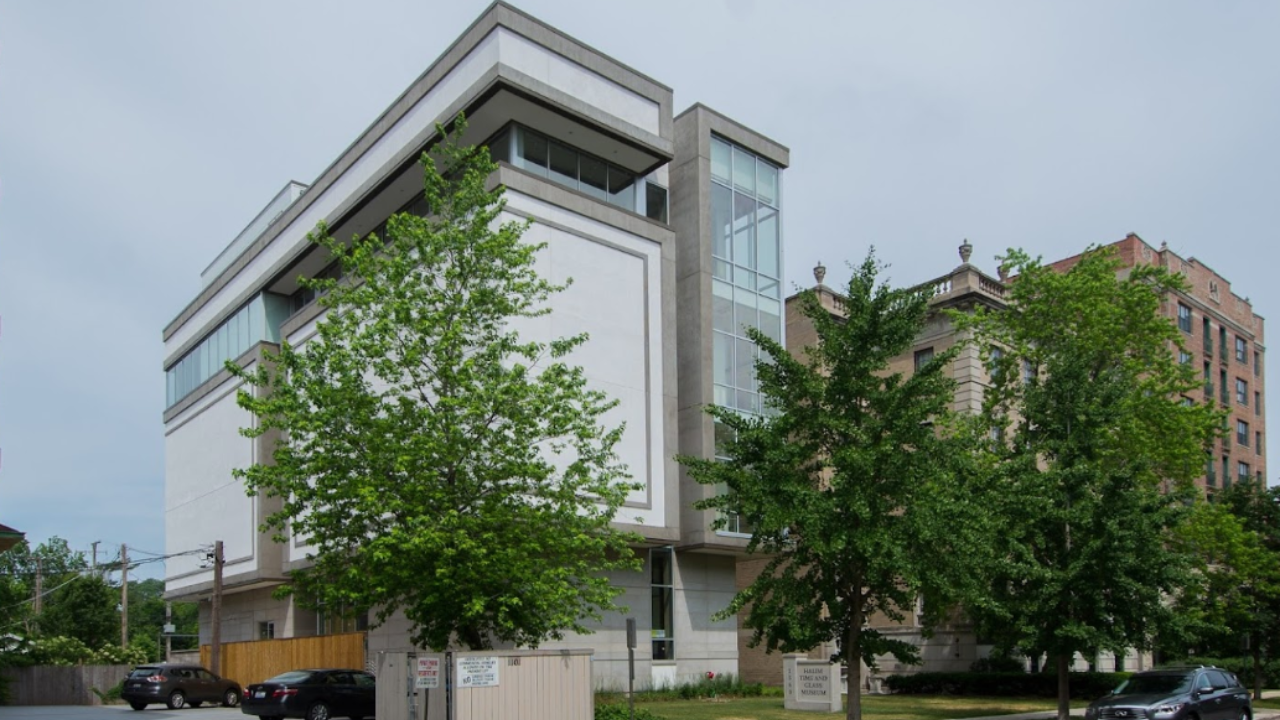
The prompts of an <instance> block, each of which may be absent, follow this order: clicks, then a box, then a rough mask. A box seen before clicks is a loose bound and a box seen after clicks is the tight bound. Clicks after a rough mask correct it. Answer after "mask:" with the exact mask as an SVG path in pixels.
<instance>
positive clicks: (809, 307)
mask: <svg viewBox="0 0 1280 720" xmlns="http://www.w3.org/2000/svg"><path fill="white" fill-rule="evenodd" d="M880 270H881V266H880V265H879V264H878V263H877V262H876V261H875V258H874V255H873V254H869V255H868V257H867V258H866V260H865V261H864V262H863V263H862V265H861V266H860V267H858V268H855V269H854V273H853V277H852V278H851V279H850V281H849V285H848V288H847V290H846V292H845V297H844V298H843V299H842V300H841V302H840V313H839V317H835V316H833V315H832V313H831V312H830V311H828V310H827V309H825V308H823V307H822V305H821V304H820V303H819V301H818V299H817V297H816V296H815V295H813V294H812V293H805V294H803V295H802V296H801V300H800V302H801V307H802V312H803V313H804V315H805V317H807V318H808V319H809V320H810V321H811V322H812V323H813V326H814V329H815V331H816V333H817V338H818V342H817V344H816V345H813V346H810V347H808V348H806V349H805V351H804V357H803V359H797V358H795V357H793V356H792V355H791V354H790V353H788V352H787V350H786V348H784V347H783V346H782V345H780V344H779V343H777V342H775V341H773V340H771V339H769V338H768V337H766V336H764V335H762V334H761V333H760V332H758V331H756V330H755V329H751V330H749V331H748V332H749V334H750V336H751V338H752V340H753V341H754V342H755V343H756V344H757V345H758V346H759V347H760V349H761V350H762V351H763V356H764V357H766V358H767V359H765V360H762V361H761V362H758V363H757V364H756V373H757V375H758V377H759V381H760V391H761V393H762V395H763V397H764V398H765V403H766V407H767V408H768V410H767V412H766V413H765V414H764V415H763V416H751V415H744V414H740V413H738V412H736V411H734V410H732V409H730V408H725V407H711V408H708V412H709V413H710V414H711V415H712V416H713V417H715V419H716V420H717V421H718V422H720V423H723V424H724V425H726V426H727V427H728V428H729V429H730V430H731V431H732V432H731V433H730V435H731V437H730V439H729V440H727V441H726V444H725V446H724V448H723V449H722V451H721V453H722V454H724V455H726V456H727V457H729V458H731V459H730V460H728V461H723V462H718V461H715V460H708V459H704V458H692V457H682V458H680V461H681V462H682V463H683V464H685V465H686V466H687V467H688V470H689V473H690V475H691V476H692V477H693V478H694V479H695V480H697V481H698V482H700V483H703V484H708V485H715V486H720V487H724V488H727V492H725V493H722V494H719V495H716V496H715V497H713V498H711V499H709V500H705V501H702V502H701V503H700V506H701V507H704V508H714V509H717V510H720V511H722V512H723V513H736V514H738V515H741V516H743V517H744V518H746V520H747V521H748V523H749V526H750V527H751V528H752V529H753V531H752V535H751V539H750V541H749V544H748V550H749V551H750V552H763V553H768V554H769V555H770V558H771V559H770V560H769V562H768V564H767V566H766V567H765V569H764V570H763V572H761V573H760V575H759V577H758V579H757V580H756V581H755V582H754V583H753V584H752V585H751V586H750V587H748V588H746V589H745V590H743V591H741V592H739V593H738V594H737V595H736V596H735V597H734V599H733V601H732V603H731V604H730V606H729V607H728V608H727V609H726V610H724V611H722V612H721V613H720V614H719V617H721V618H725V617H730V616H731V615H733V614H735V613H738V612H739V611H741V610H744V609H745V610H746V618H745V621H744V622H745V625H746V626H747V627H749V628H751V629H752V631H753V635H752V640H751V644H752V645H753V646H755V645H758V644H759V643H761V642H764V643H765V645H766V647H767V649H768V651H770V652H772V651H773V650H781V651H783V652H795V651H806V650H809V649H811V648H814V647H816V646H818V645H819V644H821V643H823V642H831V641H834V642H835V643H836V645H837V648H838V655H837V657H838V658H840V659H842V660H843V661H844V662H845V663H846V664H847V665H848V668H849V683H848V686H849V701H848V705H847V707H846V713H847V717H849V718H850V719H851V720H857V719H858V718H860V717H861V716H862V705H861V665H860V662H859V661H866V662H867V663H868V664H869V665H872V666H874V656H875V655H878V654H883V653H892V654H893V655H894V656H895V657H897V658H899V659H901V660H902V661H904V662H917V661H918V654H917V651H916V650H915V648H914V647H913V646H911V645H909V644H907V643H904V642H901V641H897V640H893V639H890V638H887V637H885V636H883V635H881V634H880V633H879V632H877V631H876V630H874V629H870V628H867V627H865V623H866V621H867V619H868V618H869V617H871V616H872V615H873V614H874V613H881V614H883V615H885V616H887V617H890V618H894V619H901V618H902V617H903V615H904V614H905V613H907V612H914V610H915V606H916V599H917V597H918V596H919V595H920V594H921V593H925V594H926V596H927V597H932V598H933V601H932V602H929V603H927V604H926V608H927V609H931V612H934V611H938V612H940V611H942V610H943V609H945V608H947V607H948V604H947V603H946V602H945V601H944V599H945V598H944V596H943V595H941V594H935V593H940V592H941V591H942V590H945V589H951V590H954V589H956V588H958V587H960V586H961V585H962V584H963V577H964V572H963V568H964V566H965V564H966V562H967V561H968V560H969V559H970V558H973V557H975V556H976V555H975V553H974V550H975V548H976V544H975V545H974V546H966V545H965V542H966V540H968V539H972V538H975V537H977V535H973V534H971V533H970V530H969V528H973V527H978V526H977V525H975V524H973V523H971V522H970V521H969V518H970V517H971V516H973V517H978V516H980V512H978V507H977V504H976V503H974V502H973V498H972V496H970V495H969V494H967V493H965V492H963V491H962V490H963V487H962V486H963V483H962V482H961V480H962V479H963V478H964V477H965V473H964V468H965V463H966V458H967V457H968V455H969V453H968V452H967V450H966V449H965V447H966V441H965V438H964V435H963V434H961V433H959V432H956V430H957V428H958V426H952V425H950V424H949V423H948V420H949V419H950V413H949V408H950V404H951V402H952V399H953V394H954V383H953V381H952V380H951V379H950V377H949V376H948V373H947V367H948V365H949V364H950V362H951V360H952V359H953V357H954V351H952V352H945V353H940V354H939V355H937V356H935V358H934V359H933V361H932V362H930V363H928V364H926V365H925V366H924V367H922V368H920V369H919V370H918V371H917V372H916V373H915V374H914V375H911V376H910V377H903V375H902V374H900V373H894V372H890V371H889V363H890V362H891V361H892V360H893V359H894V358H895V357H898V356H900V355H901V354H903V353H905V352H906V351H908V350H909V349H910V348H911V346H912V344H913V342H914V340H915V338H916V335H917V334H918V333H919V332H920V331H921V330H922V329H923V328H924V324H925V321H926V319H927V316H928V312H929V297H930V294H929V292H927V291H911V290H900V289H891V288H890V287H888V286H887V285H884V284H877V275H878V273H879V272H880ZM721 522H722V523H723V520H722V521H721Z"/></svg>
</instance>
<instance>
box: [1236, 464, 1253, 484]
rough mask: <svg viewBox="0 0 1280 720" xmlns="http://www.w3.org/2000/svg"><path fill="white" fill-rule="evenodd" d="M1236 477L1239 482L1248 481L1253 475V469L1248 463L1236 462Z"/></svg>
mask: <svg viewBox="0 0 1280 720" xmlns="http://www.w3.org/2000/svg"><path fill="white" fill-rule="evenodd" d="M1236 477H1238V478H1239V479H1240V482H1249V480H1250V479H1252V477H1253V470H1252V469H1251V468H1250V467H1249V463H1246V462H1242V463H1236Z"/></svg>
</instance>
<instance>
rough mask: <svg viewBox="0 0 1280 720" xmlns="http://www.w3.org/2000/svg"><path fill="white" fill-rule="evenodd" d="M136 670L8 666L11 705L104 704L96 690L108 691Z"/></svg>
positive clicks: (122, 667) (104, 667)
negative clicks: (131, 671)
mask: <svg viewBox="0 0 1280 720" xmlns="http://www.w3.org/2000/svg"><path fill="white" fill-rule="evenodd" d="M132 669H133V666H132V665H72V666H69V667H61V666H53V665H36V666H34V667H22V668H5V669H4V671H3V672H4V675H5V676H6V677H8V678H9V704H10V705H101V704H102V702H101V701H100V700H99V699H98V696H97V695H96V694H95V693H94V692H93V691H94V689H97V690H99V691H101V692H106V691H107V690H109V689H110V688H112V687H115V685H116V684H117V683H119V682H120V681H121V680H124V676H125V675H128V674H129V671H130V670H132Z"/></svg>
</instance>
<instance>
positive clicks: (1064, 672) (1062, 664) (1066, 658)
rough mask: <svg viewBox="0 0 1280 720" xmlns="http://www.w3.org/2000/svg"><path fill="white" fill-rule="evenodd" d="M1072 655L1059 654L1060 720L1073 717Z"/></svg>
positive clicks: (1068, 719) (1067, 719)
mask: <svg viewBox="0 0 1280 720" xmlns="http://www.w3.org/2000/svg"><path fill="white" fill-rule="evenodd" d="M1070 671H1071V654H1070V653H1066V654H1063V653H1059V654H1058V720H1070V717H1071V685H1070V682H1071V672H1070Z"/></svg>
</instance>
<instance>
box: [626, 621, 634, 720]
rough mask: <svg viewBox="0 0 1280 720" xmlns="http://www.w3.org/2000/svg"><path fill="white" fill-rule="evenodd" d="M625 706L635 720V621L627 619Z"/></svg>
mask: <svg viewBox="0 0 1280 720" xmlns="http://www.w3.org/2000/svg"><path fill="white" fill-rule="evenodd" d="M627 705H629V706H630V708H631V720H636V619H635V618H627Z"/></svg>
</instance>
